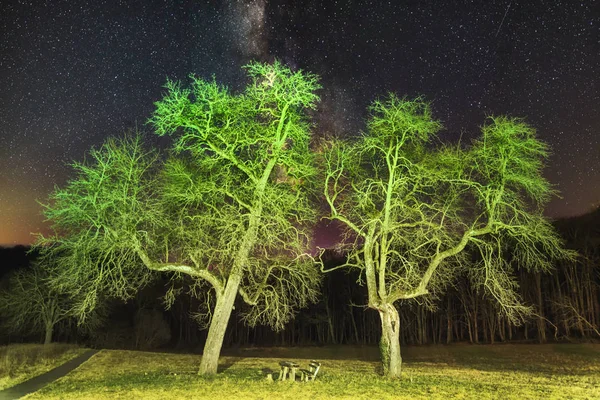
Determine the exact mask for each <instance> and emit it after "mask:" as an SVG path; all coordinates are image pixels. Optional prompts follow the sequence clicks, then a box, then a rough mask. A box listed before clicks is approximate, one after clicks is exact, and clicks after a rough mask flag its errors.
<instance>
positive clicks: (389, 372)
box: [379, 304, 402, 378]
mask: <svg viewBox="0 0 600 400" xmlns="http://www.w3.org/2000/svg"><path fill="white" fill-rule="evenodd" d="M379 317H380V318H381V342H380V344H379V349H380V351H381V362H382V363H383V374H384V375H385V376H387V377H390V378H397V377H400V372H401V368H402V356H401V355H400V317H399V316H398V310H396V307H394V305H393V304H382V306H381V308H380V309H379Z"/></svg>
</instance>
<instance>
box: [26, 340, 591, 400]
mask: <svg viewBox="0 0 600 400" xmlns="http://www.w3.org/2000/svg"><path fill="white" fill-rule="evenodd" d="M293 355H295V357H292V356H293ZM403 357H404V364H403V375H402V378H401V379H394V380H390V379H385V378H383V377H381V376H380V374H379V372H380V366H379V363H378V362H377V361H376V358H377V353H376V350H375V349H373V348H356V347H332V348H329V347H327V348H300V349H293V348H291V349H258V350H254V351H239V352H238V354H236V355H228V356H225V357H222V359H221V361H220V369H221V373H220V374H219V375H217V376H214V377H208V378H204V377H199V376H198V375H197V374H196V371H197V367H198V362H199V359H200V357H199V356H197V355H188V354H170V353H148V352H134V351H116V350H104V351H101V352H100V353H98V354H96V355H94V356H93V357H92V358H91V359H90V360H89V361H87V362H86V363H84V364H83V365H81V366H80V367H79V368H78V369H77V370H75V371H73V372H71V373H70V374H69V375H67V376H66V377H64V378H61V379H59V380H58V381H56V382H54V383H53V384H51V385H49V386H47V387H45V388H44V389H42V390H40V391H39V392H37V393H34V394H32V395H29V396H27V397H26V398H27V399H111V400H113V399H161V400H164V399H208V398H212V399H215V400H216V399H227V398H234V399H309V398H310V399H328V398H338V399H373V400H374V399H447V398H463V399H498V398H502V399H600V345H598V344H561V345H495V346H470V345H454V346H432V347H411V348H409V347H405V348H404V349H403ZM311 358H318V359H319V360H320V361H321V362H322V363H323V366H322V370H321V371H320V373H319V376H318V377H317V379H316V381H315V382H309V383H304V382H277V381H276V382H268V381H267V379H266V373H267V372H268V371H267V370H268V369H271V370H273V371H277V370H278V369H279V366H278V362H279V361H280V360H282V359H292V360H295V361H297V362H299V363H300V364H302V365H307V364H308V360H309V359H311Z"/></svg>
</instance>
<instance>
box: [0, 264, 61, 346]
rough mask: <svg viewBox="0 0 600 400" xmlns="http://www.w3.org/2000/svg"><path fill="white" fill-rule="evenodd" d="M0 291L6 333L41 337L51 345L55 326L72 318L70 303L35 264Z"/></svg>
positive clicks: (11, 277)
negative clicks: (36, 334)
mask: <svg viewBox="0 0 600 400" xmlns="http://www.w3.org/2000/svg"><path fill="white" fill-rule="evenodd" d="M7 281H8V285H7V287H6V289H4V290H0V315H2V317H3V318H2V322H3V323H2V328H3V329H4V330H5V332H9V333H25V334H28V333H43V334H44V344H45V345H47V344H50V343H51V342H52V334H53V332H54V328H55V326H56V324H58V323H59V322H61V321H63V320H65V319H67V318H69V317H70V316H72V307H73V301H72V299H71V298H70V297H69V296H68V295H66V294H63V293H60V292H59V291H57V290H56V289H54V288H53V287H52V286H51V285H50V284H49V281H48V275H47V272H46V270H44V269H43V268H40V266H39V265H38V264H34V266H33V267H32V268H30V269H19V270H16V271H14V272H13V273H12V274H11V275H10V276H9V277H8V278H7Z"/></svg>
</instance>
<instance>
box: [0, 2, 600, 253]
mask: <svg viewBox="0 0 600 400" xmlns="http://www.w3.org/2000/svg"><path fill="white" fill-rule="evenodd" d="M599 27H600V5H599V4H598V3H597V2H596V1H594V0H583V1H567V0H546V1H542V0H527V1H526V0H520V1H510V0H482V1H442V0H437V1H436V0H420V1H419V0H409V1H402V0H393V1H379V0H373V1H350V0H347V1H334V0H327V1H325V0H307V1H301V0H296V1H291V0H289V1H269V0H247V1H235V0H231V1H201V0H197V1H191V0H181V1H176V0H166V1H152V0H132V1H117V0H110V1H105V0H97V1H79V0H51V1H50V0H46V1H44V0H8V1H3V2H2V5H1V6H0V35H1V40H0V88H1V91H0V245H14V244H27V243H30V242H31V241H32V240H33V237H32V236H31V235H30V233H31V232H43V231H44V230H45V229H47V227H46V226H45V224H44V222H43V216H42V215H41V207H40V206H39V204H38V203H37V201H45V199H46V198H47V196H48V193H49V192H50V191H51V190H52V189H53V188H54V186H55V185H59V186H60V185H64V184H65V182H66V181H67V179H68V177H69V173H70V169H69V167H68V164H69V162H71V161H74V160H77V161H81V160H83V158H84V155H85V152H86V151H87V150H88V149H89V148H90V147H92V146H99V145H101V144H102V142H103V141H104V140H105V138H106V137H108V136H113V135H120V134H122V133H123V132H125V131H127V130H130V129H134V128H136V127H137V128H138V129H142V130H149V126H147V125H145V122H146V120H147V119H148V118H149V116H150V115H151V113H152V111H153V102H155V101H157V100H159V99H160V96H161V93H162V91H163V89H162V85H163V84H164V82H165V81H166V78H167V77H169V78H172V79H183V80H184V79H186V77H187V75H188V74H189V73H195V74H196V75H199V76H202V77H206V78H210V77H211V76H212V75H213V74H214V75H215V76H216V78H217V80H218V81H220V82H222V83H226V84H227V85H228V86H229V87H230V88H232V89H233V90H235V89H237V88H240V87H242V86H243V85H244V75H243V72H242V71H241V70H240V67H241V66H242V65H244V64H245V63H247V62H248V61H250V60H259V61H273V60H274V59H276V58H277V59H279V60H281V61H282V62H284V63H286V64H287V65H289V66H290V67H292V68H301V69H304V70H309V71H311V72H314V73H317V74H319V75H320V76H321V78H322V84H323V87H324V88H323V90H321V92H320V95H321V97H322V102H321V104H320V108H319V111H318V112H317V113H316V115H315V121H316V123H317V125H316V128H315V130H316V131H317V134H326V133H336V134H342V135H343V134H353V133H356V132H358V131H360V129H362V128H363V122H362V121H363V120H364V118H365V116H366V112H365V109H366V106H367V105H368V104H369V103H370V102H371V101H372V100H373V99H375V98H376V97H378V96H383V95H385V94H386V93H387V92H390V91H392V92H396V93H397V94H399V95H400V96H404V95H407V96H410V97H414V96H417V95H424V96H425V97H426V98H427V99H428V100H430V101H431V102H432V107H433V112H434V116H435V117H436V118H437V119H439V120H441V121H442V123H443V124H444V126H445V128H446V130H445V131H443V132H442V133H441V135H442V136H443V137H444V138H446V139H447V140H458V138H460V137H462V138H463V140H465V138H467V139H468V138H472V137H475V136H476V135H477V134H478V132H479V126H481V125H482V124H483V122H484V120H485V116H486V115H489V114H509V115H512V116H519V117H524V118H525V119H526V121H527V122H529V123H530V124H531V125H533V126H534V127H535V128H536V129H537V130H538V133H539V137H540V138H541V139H543V140H544V141H546V142H547V143H549V144H550V145H551V147H552V150H553V155H552V158H551V159H550V161H549V164H548V168H547V170H546V172H545V174H546V177H547V178H548V179H549V180H550V181H551V182H552V183H553V184H555V185H556V188H557V189H558V190H559V191H560V192H561V196H562V198H557V199H555V200H553V201H552V202H551V203H550V204H549V206H548V208H547V214H548V216H550V217H553V218H558V217H564V216H572V215H578V214H582V213H585V212H588V211H590V210H592V209H593V208H594V207H595V206H597V205H598V204H599V201H600V101H599V100H600V87H599V85H598V76H599V75H600V30H599ZM158 144H159V145H160V143H158Z"/></svg>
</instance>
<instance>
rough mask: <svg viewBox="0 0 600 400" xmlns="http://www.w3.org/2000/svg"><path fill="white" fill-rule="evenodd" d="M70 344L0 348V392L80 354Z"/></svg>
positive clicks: (19, 345) (78, 349) (22, 345)
mask: <svg viewBox="0 0 600 400" xmlns="http://www.w3.org/2000/svg"><path fill="white" fill-rule="evenodd" d="M84 351H85V349H82V348H80V347H78V346H76V345H72V344H61V343H53V344H49V345H47V346H44V345H41V344H11V345H8V346H0V390H3V389H6V388H9V387H12V386H14V385H17V384H19V383H21V382H23V381H26V380H28V379H31V378H33V377H34V376H37V375H41V374H43V373H44V372H47V371H50V370H51V369H53V368H54V367H57V366H59V365H61V364H63V363H65V362H67V361H69V360H70V359H72V358H75V357H77V356H78V355H80V354H82V353H83V352H84Z"/></svg>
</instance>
